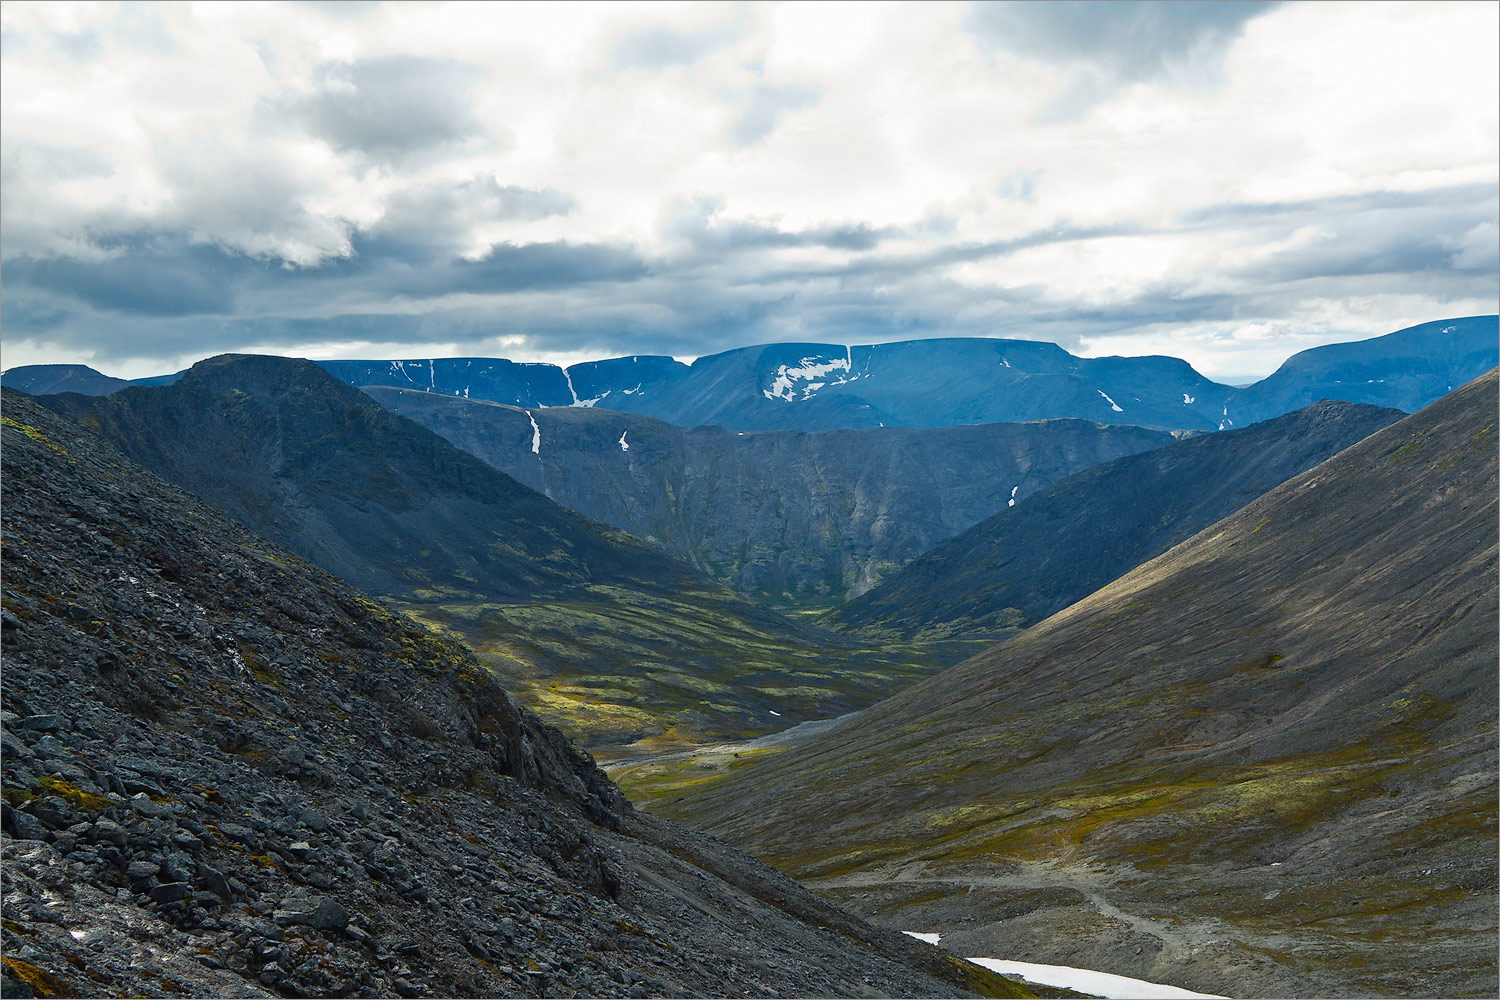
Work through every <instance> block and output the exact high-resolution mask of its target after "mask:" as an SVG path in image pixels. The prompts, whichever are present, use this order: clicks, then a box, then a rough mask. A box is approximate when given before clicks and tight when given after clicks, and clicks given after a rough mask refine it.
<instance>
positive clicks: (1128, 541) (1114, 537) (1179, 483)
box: [823, 400, 1403, 639]
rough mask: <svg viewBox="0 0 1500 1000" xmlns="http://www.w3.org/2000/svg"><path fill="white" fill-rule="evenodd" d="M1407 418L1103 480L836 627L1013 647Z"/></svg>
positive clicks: (1087, 477) (936, 555)
mask: <svg viewBox="0 0 1500 1000" xmlns="http://www.w3.org/2000/svg"><path fill="white" fill-rule="evenodd" d="M1401 416H1403V414H1402V413H1401V412H1400V411H1399V410H1383V409H1379V408H1377V407H1373V406H1362V405H1359V404H1354V403H1334V402H1329V401H1327V400H1325V401H1323V402H1322V403H1318V404H1316V405H1314V406H1309V407H1307V408H1305V409H1302V410H1298V411H1297V412H1295V413H1289V414H1287V415H1286V416H1284V417H1277V418H1275V419H1274V420H1267V421H1265V422H1263V423H1259V424H1255V425H1253V426H1251V427H1247V428H1244V429H1242V430H1237V431H1223V432H1221V433H1218V434H1205V435H1200V436H1198V437H1194V438H1191V439H1189V440H1186V441H1179V442H1177V443H1175V444H1171V445H1168V446H1167V447H1165V448H1159V449H1157V450H1155V451H1151V452H1147V453H1145V454H1140V455H1133V456H1130V457H1127V458H1121V459H1117V460H1116V461H1113V462H1108V463H1106V464H1104V465H1100V466H1096V467H1095V468H1093V469H1090V470H1088V471H1086V472H1083V473H1080V474H1079V475H1077V476H1073V477H1072V478H1070V479H1066V480H1064V481H1063V482H1060V483H1058V484H1056V485H1055V486H1052V487H1050V488H1047V489H1044V490H1042V491H1041V492H1039V493H1037V494H1036V495H1034V496H1032V497H1029V498H1027V499H1025V500H1022V501H1020V502H1018V503H1017V504H1016V506H1015V507H1014V508H1008V509H1006V510H1003V511H1001V512H1000V513H999V514H996V515H995V516H993V517H991V518H988V519H987V520H985V521H983V522H981V523H980V524H977V525H975V526H974V527H973V528H971V529H969V530H968V531H966V532H964V533H963V534H961V535H959V536H958V537H957V538H954V539H952V540H950V541H948V542H946V543H944V544H943V545H940V546H938V547H937V548H936V549H934V550H933V551H931V552H929V553H927V554H926V555H924V556H922V557H921V558H919V559H917V560H915V561H914V562H912V563H910V564H908V565H907V566H906V567H905V568H904V569H902V570H901V571H900V572H898V573H896V574H895V575H893V576H892V577H891V578H890V579H888V580H887V581H886V582H885V583H883V584H882V585H881V586H880V587H878V588H876V589H875V590H873V591H871V592H870V593H868V594H865V595H864V596H862V597H860V598H859V599H857V600H855V601H854V602H852V603H850V604H847V605H845V606H844V607H842V608H838V609H836V610H834V611H833V612H831V613H830V614H829V615H827V616H826V617H825V618H824V619H823V621H824V623H825V624H828V625H830V626H831V627H833V628H839V629H845V630H849V631H852V632H858V633H861V634H866V635H870V636H872V637H874V636H882V637H887V638H913V637H918V636H921V637H930V638H937V637H941V638H949V637H964V638H979V637H981V636H991V637H994V638H997V639H998V638H1003V637H1004V636H1005V635H1006V634H1007V632H1008V631H1010V630H1013V629H1015V628H1016V627H1018V626H1026V625H1031V624H1033V623H1035V622H1037V621H1040V620H1041V619H1043V618H1045V617H1047V616H1048V615H1050V614H1052V613H1053V612H1054V611H1059V610H1061V609H1062V608H1065V607H1067V606H1068V605H1069V604H1072V603H1073V602H1074V601H1077V600H1080V599H1081V598H1084V597H1086V596H1088V595H1089V594H1091V593H1093V592H1094V591H1095V590H1098V589H1099V588H1100V587H1102V586H1104V585H1105V584H1106V583H1108V582H1109V581H1111V580H1113V579H1114V578H1115V577H1117V576H1120V575H1121V574H1123V573H1126V572H1128V571H1130V570H1132V569H1134V568H1135V567H1136V566H1139V565H1140V564H1141V563H1143V562H1145V561H1146V560H1147V559H1150V558H1152V557H1153V556H1157V555H1160V554H1161V553H1162V552H1165V551H1166V550H1167V549H1169V548H1171V547H1172V546H1173V545H1176V544H1177V543H1178V542H1180V541H1182V540H1183V539H1185V538H1188V537H1189V536H1191V535H1193V534H1196V533H1197V532H1198V531H1200V530H1202V529H1203V528H1206V527H1208V526H1209V525H1210V524H1212V523H1214V522H1215V521H1217V520H1219V519H1220V518H1222V517H1226V516H1228V515H1229V514H1232V513H1233V512H1234V511H1236V510H1239V509H1240V508H1241V507H1243V506H1245V504H1247V503H1249V502H1250V501H1251V500H1254V499H1255V498H1256V497H1258V496H1260V495H1261V494H1263V493H1265V492H1266V491H1268V490H1270V489H1271V488H1272V487H1274V486H1277V485H1279V484H1280V483H1283V482H1285V481H1286V480H1288V479H1290V478H1291V477H1292V476H1295V475H1297V474H1298V473H1299V472H1302V471H1304V470H1306V469H1309V468H1311V467H1312V466H1314V465H1317V464H1318V463H1319V462H1321V461H1323V460H1324V459H1327V458H1329V457H1330V456H1332V455H1334V454H1336V453H1337V452H1339V451H1341V450H1342V449H1344V448H1346V447H1348V446H1349V445H1351V444H1353V443H1354V442H1356V441H1358V440H1360V439H1361V438H1363V437H1365V436H1366V435H1368V434H1371V433H1373V432H1375V431H1377V430H1379V429H1380V428H1382V427H1385V426H1386V425H1387V424H1390V423H1392V422H1393V421H1395V420H1397V419H1399V418H1400V417H1401Z"/></svg>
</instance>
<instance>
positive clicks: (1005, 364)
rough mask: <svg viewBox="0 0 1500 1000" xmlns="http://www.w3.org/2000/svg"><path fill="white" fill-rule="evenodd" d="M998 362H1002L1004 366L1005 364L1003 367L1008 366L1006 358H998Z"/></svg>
mask: <svg viewBox="0 0 1500 1000" xmlns="http://www.w3.org/2000/svg"><path fill="white" fill-rule="evenodd" d="M1000 363H1001V364H1002V365H1004V366H1005V367H1007V368H1009V367H1010V362H1009V361H1006V360H1005V359H1004V358H1001V359H1000Z"/></svg>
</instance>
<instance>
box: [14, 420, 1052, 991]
mask: <svg viewBox="0 0 1500 1000" xmlns="http://www.w3.org/2000/svg"><path fill="white" fill-rule="evenodd" d="M3 414H4V415H3V421H4V428H5V432H4V433H5V448H4V453H3V462H4V481H5V488H6V493H5V520H4V525H3V532H4V543H5V544H4V550H3V551H4V560H5V573H4V615H3V618H4V622H3V624H4V629H3V647H4V655H5V709H4V711H3V714H0V721H3V725H4V732H3V734H0V741H3V755H0V762H3V771H4V802H3V806H0V828H3V831H4V851H3V855H0V863H3V866H4V874H5V902H4V912H5V919H4V921H3V924H4V926H3V929H0V937H3V944H4V955H3V986H4V990H5V995H6V996H16V997H28V996H54V995H60V996H242V997H277V996H352V995H365V996H400V997H420V996H495V997H498V996H517V997H535V996H550V995H562V996H618V997H647V996H679V995H693V996H707V995H723V994H726V993H727V994H743V995H755V996H772V995H779V994H792V995H796V994H818V995H827V996H863V995H870V994H874V993H881V994H885V995H894V996H928V997H947V996H959V995H968V996H972V995H976V994H980V995H987V996H1031V995H1033V994H1032V993H1030V992H1028V991H1026V990H1024V989H1022V988H1020V987H1019V986H1018V985H1017V984H1015V983H1012V982H1010V981H1008V980H1005V979H1003V978H1001V977H999V976H995V975H993V974H992V973H989V972H987V971H986V970H984V969H982V968H980V967H978V966H976V965H971V964H969V963H965V962H962V961H959V960H957V959H955V958H953V957H952V956H949V955H948V954H947V953H944V952H939V951H937V950H935V949H932V948H929V947H927V946H926V945H923V944H920V943H918V942H914V941H912V940H910V939H909V938H906V937H904V936H903V935H900V934H897V933H894V932H891V931H882V930H879V929H877V928H874V927H872V926H870V925H868V924H865V923H863V922H862V921H860V920H858V919H856V918H854V917H852V916H850V915H849V914H848V913H846V912H843V911H841V910H839V909H838V908H836V907H834V906H832V905H830V904H828V903H827V902H826V901H823V900H821V899H818V898H817V897H815V896H814V895H813V894H812V893H810V892H808V891H807V890H806V889H803V888H802V887H800V886H798V885H796V884H795V883H793V882H792V881H791V880H789V879H787V878H786V877H784V876H782V875H779V874H777V873H776V872H774V871H772V870H771V869H769V868H767V867H765V866H764V865H761V864H759V863H757V862H755V861H753V860H751V859H750V858H748V857H746V856H744V855H742V854H739V853H738V852H736V851H733V850H731V849H729V848H727V847H725V846H724V845H723V844H721V843H718V842H716V841H713V840H711V839H710V838H707V837H704V836H702V835H700V834H696V833H694V832H692V831H689V830H686V829H683V828H680V827H676V826H674V825H672V824H670V823H666V822H663V821H661V820H658V819H654V818H652V817H650V816H646V815H643V814H639V813H637V812H636V811H635V810H633V809H632V808H631V806H630V804H629V803H628V802H627V801H626V800H625V799H624V798H623V797H622V796H621V795H620V793H619V790H618V789H617V788H615V787H614V786H613V785H612V784H611V783H610V781H609V780H608V779H607V778H606V777H605V776H604V775H603V774H602V773H601V772H600V771H599V770H598V769H597V768H596V767H595V766H594V763H593V761H592V760H590V759H589V758H588V756H587V755H585V754H582V753H580V752H578V751H577V750H576V749H574V748H573V747H572V746H571V745H569V744H568V743H567V742H566V741H565V740H564V739H563V738H562V736H561V735H560V734H559V733H558V732H557V731H556V730H553V729H551V728H550V727H548V726H546V725H543V724H542V723H540V722H539V721H538V720H537V719H536V718H535V717H534V716H532V715H531V714H530V713H528V712H526V711H524V710H522V709H519V708H518V707H517V706H516V705H515V704H514V703H512V702H511V700H510V699H509V698H508V697H507V695H506V694H505V692H504V691H502V690H501V689H500V688H499V686H497V684H496V683H495V681H494V680H493V679H492V678H491V677H490V676H489V675H488V674H487V672H486V671H484V670H483V669H482V668H481V666H480V664H479V663H478V662H477V661H476V660H475V659H474V658H473V656H472V655H471V654H470V653H469V651H468V650H466V649H465V648H464V647H463V646H461V645H459V644H456V643H452V642H449V641H446V640H444V639H441V638H437V637H434V636H433V635H431V634H430V633H429V632H428V631H427V630H425V629H423V628H422V627H420V626H419V625H417V624H416V623H414V622H412V621H410V620H409V619H407V618H405V617H404V616H402V615H400V614H396V613H393V612H392V611H390V610H389V609H387V608H385V607H382V606H381V605H380V604H378V603H377V602H374V601H371V600H370V599H369V598H367V597H365V596H364V595H362V594H360V593H358V592H356V591H354V590H352V589H351V588H350V587H348V586H347V585H346V584H344V583H342V582H340V581H338V580H336V579H335V578H333V577H331V576H329V575H328V574H326V573H324V572H322V571H321V570H318V569H316V568H315V567H313V566H311V565H309V564H308V563H306V562H304V561H303V560H301V559H299V558H298V557H296V556H294V555H293V554H292V553H290V552H287V551H285V550H283V549H279V548H277V547H276V546H274V545H271V544H270V543H268V542H266V541H265V540H264V539H263V538H260V537H258V536H256V535H254V534H252V533H251V532H249V531H248V530H246V529H245V528H244V527H243V526H242V525H240V524H238V523H236V522H235V521H234V520H232V519H230V518H228V517H226V516H224V515H223V514H221V513H220V512H218V511H216V510H213V509H211V508H209V507H207V506H205V505H204V504H202V503H201V502H200V501H199V500H197V499H196V498H194V497H193V496H191V495H189V494H187V493H185V492H184V491H182V490H180V489H177V488H174V487H172V486H170V485H169V484H167V483H165V482H163V481H161V480H159V479H157V478H156V477H155V476H153V475H152V474H151V473H149V472H147V471H146V470H145V469H142V468H141V467H139V466H137V465H135V464H134V463H133V462H131V461H130V460H129V459H128V458H126V457H125V456H123V455H121V454H120V453H119V452H117V451H115V450H114V449H112V448H111V447H109V446H108V445H107V444H106V443H105V442H104V441H102V440H101V439H99V438H98V437H97V436H96V435H93V434H91V433H89V432H88V431H86V430H84V429H83V428H81V427H79V426H78V425H76V424H71V423H69V422H68V421H66V420H64V419H61V418H60V417H58V416H56V415H54V414H52V413H50V412H48V411H47V410H45V409H43V408H41V407H39V406H36V405H34V404H33V403H32V402H31V401H30V400H28V399H25V398H24V397H19V396H17V395H15V394H13V393H6V394H5V398H4V400H3Z"/></svg>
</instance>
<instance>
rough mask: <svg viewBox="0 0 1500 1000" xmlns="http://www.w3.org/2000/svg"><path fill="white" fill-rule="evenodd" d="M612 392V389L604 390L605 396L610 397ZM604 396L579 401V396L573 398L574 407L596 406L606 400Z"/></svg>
mask: <svg viewBox="0 0 1500 1000" xmlns="http://www.w3.org/2000/svg"><path fill="white" fill-rule="evenodd" d="M569 388H572V387H571V386H570V387H569ZM611 391H612V390H610V389H605V390H604V396H608V395H609V394H610V392H611ZM604 396H595V397H594V398H593V399H579V398H578V397H577V396H574V397H573V405H574V406H594V405H596V404H597V403H598V402H599V401H600V400H602V399H603V398H604Z"/></svg>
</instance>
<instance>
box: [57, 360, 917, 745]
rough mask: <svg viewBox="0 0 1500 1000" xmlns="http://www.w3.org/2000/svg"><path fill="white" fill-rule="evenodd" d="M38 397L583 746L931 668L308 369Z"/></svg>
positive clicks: (700, 729) (747, 722)
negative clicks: (715, 569)
mask: <svg viewBox="0 0 1500 1000" xmlns="http://www.w3.org/2000/svg"><path fill="white" fill-rule="evenodd" d="M41 401H42V403H43V404H44V405H47V406H49V407H52V408H53V409H55V410H56V411H58V412H60V413H64V414H66V415H68V416H70V417H72V418H74V419H76V420H78V421H80V422H81V423H83V424H84V425H86V426H88V427H89V428H91V429H93V430H95V431H96V432H98V433H100V434H102V435H103V436H105V437H106V438H107V439H109V440H110V441H111V442H112V443H114V444H115V445H116V446H117V447H118V448H120V449H121V451H123V452H124V453H125V454H126V455H127V456H129V457H130V458H131V459H132V460H134V461H136V462H139V463H140V464H142V465H144V466H145V467H147V468H149V469H150V470H151V471H153V472H154V473H156V474H157V475H160V476H162V477H163V478H165V479H167V480H169V481H170V482H173V483H175V484H176V485H178V486H181V487H182V488H184V489H188V490H190V491H192V492H193V493H195V494H196V495H197V496H199V497H200V498H202V499H203V500H205V501H207V502H209V503H211V504H213V505H215V506H216V507H218V508H219V509H221V510H224V511H225V512H227V513H229V514H230V515H232V516H234V517H236V518H238V519H239V520H240V521H242V522H243V523H244V524H246V525H247V526H248V527H250V528H251V529H253V530H256V531H258V532H260V533H262V534H263V535H265V536H266V537H267V538H269V539H271V540H272V541H274V542H276V543H277V544H280V545H284V546H285V547H287V548H289V549H290V550H292V551H293V552H295V553H297V554H298V555H300V556H301V557H302V558H304V559H307V560H309V561H310V562H312V563H314V564H316V565H318V566H320V567H322V568H323V569H326V570H328V571H329V572H332V573H334V574H335V575H337V576H339V577H340V578H342V579H343V580H345V581H346V582H348V583H350V584H351V585H353V586H356V587H358V588H360V589H361V590H363V591H365V592H367V593H370V594H373V595H376V596H379V597H382V598H384V599H388V600H391V601H393V602H395V603H396V604H397V605H398V606H400V607H402V608H403V609H404V610H406V611H408V612H409V613H411V614H413V615H414V616H416V617H417V618H419V619H421V620H423V621H425V622H427V623H428V624H429V625H431V626H433V627H434V628H437V629H439V630H441V631H443V632H444V633H445V634H448V635H450V636H452V637H461V638H462V639H463V640H464V641H466V642H468V643H469V644H470V645H471V646H472V647H473V648H474V649H475V651H476V653H477V655H478V656H479V657H480V659H481V661H482V662H483V663H484V664H485V665H486V667H488V668H489V669H491V670H492V671H493V672H494V673H495V674H496V675H497V676H498V677H500V678H501V679H502V680H503V681H504V682H505V683H506V684H507V685H508V686H509V687H510V689H511V690H512V691H513V692H514V693H515V694H516V696H517V697H518V698H520V699H521V701H522V703H523V704H527V705H529V706H531V707H533V708H535V709H536V710H537V711H539V712H540V713H542V715H543V716H544V717H545V718H548V719H549V720H551V721H553V722H555V723H556V724H558V725H561V726H562V727H563V728H564V730H565V731H566V732H568V734H569V735H570V736H571V737H573V738H576V739H579V740H581V741H583V742H584V743H585V745H588V746H591V747H595V748H602V747H605V746H622V745H625V744H631V743H636V742H640V741H646V743H647V744H649V745H652V746H655V745H657V744H659V743H669V744H681V743H688V744H691V743H700V742H705V741H715V740H719V739H725V738H737V737H744V736H754V735H759V734H761V733H765V732H768V731H771V730H774V729H776V728H780V727H781V726H783V725H787V724H791V723H795V722H800V721H804V720H807V719H818V718H828V717H832V716H837V715H841V714H844V713H846V712H849V711H853V710H854V709H856V708H859V707H863V706H864V705H868V704H870V703H872V702H874V701H876V700H878V699H879V698H881V697H883V696H884V695H886V694H889V693H891V692H893V691H895V690H897V689H899V688H901V687H904V686H906V685H908V684H910V683H912V682H913V681H915V680H918V679H920V678H922V677H925V676H928V675H930V674H931V673H932V672H933V671H934V670H936V669H937V660H936V658H935V656H934V655H933V654H932V653H930V652H929V651H927V650H924V649H922V648H912V647H903V646H899V645H896V646H891V645H877V644H873V643H869V642H866V641H863V640H859V639H857V638H850V637H844V636H840V635H837V634H835V633H831V632H827V631H824V630H821V629H815V628H812V627H809V626H805V625H800V624H797V623H794V622H792V621H789V620H788V619H786V618H784V617H782V616H780V615H778V614H776V613H774V612H772V611H769V610H766V609H763V608H760V607H758V606H756V605H753V604H750V603H748V602H746V601H743V600H740V599H738V598H736V597H734V595H732V594H731V593H730V592H729V591H727V590H726V589H724V588H723V587H722V586H721V585H719V584H716V583H713V582H712V581H710V580H708V579H706V578H705V577H703V576H701V575H699V574H698V573H696V572H694V571H693V570H692V569H690V568H689V567H687V566H686V565H684V564H683V563H680V562H678V561H676V560H674V559H672V558H671V557H669V556H668V555H666V554H664V553H663V552H662V551H661V550H660V549H658V548H657V547H655V546H652V545H648V544H647V543H645V542H642V541H640V540H638V539H636V538H634V537H632V536H630V535H627V534H624V533H623V532H619V531H616V530H614V529H611V528H609V527H607V526H605V525H603V524H600V523H598V522H596V521H592V520H589V519H588V518H585V517H582V516H580V515H579V514H576V513H574V512H573V511H570V510H567V509H565V508H563V507H560V506H558V505H556V504H554V503H552V502H551V501H550V500H548V499H546V498H545V497H543V496H541V495H540V494H538V493H536V492H534V491H532V490H530V489H528V488H527V487H525V486H523V485H521V484H520V483H518V482H516V481H515V480H513V479H511V478H510V477H509V476H506V475H504V474H503V473H501V472H498V471H496V470H495V469H492V468H490V467H489V466H487V465H485V464H484V463H482V462H480V461H479V460H478V459H476V458H474V457H473V456H471V455H469V454H468V453H466V452H463V451H460V450H458V449H457V448H454V447H452V446H451V445H449V444H448V443H447V442H445V441H443V440H442V439H441V438H439V437H438V436H437V435H435V434H432V433H431V432H429V431H427V430H424V429H422V428H421V427H418V426H417V425H415V424H413V423H411V422H410V421H407V420H405V419H404V418H401V417H399V416H394V415H391V414H389V413H387V412H386V411H385V410H383V409H382V408H381V407H380V406H378V405H377V404H376V403H374V402H373V401H372V400H370V399H369V398H368V397H366V396H365V395H364V394H363V393H361V392H359V391H357V390H355V389H353V388H350V387H349V386H346V385H343V384H341V383H339V382H338V381H337V380H335V379H333V378H332V377H331V376H329V375H328V374H327V373H326V372H324V371H323V370H322V369H320V368H319V367H317V366H316V365H313V364H311V363H310V362H305V361H293V360H288V359H284V358H270V357H235V356H224V357H220V358H215V359H210V360H209V361H205V362H202V363H200V364H199V365H196V366H194V368H193V369H192V371H190V372H189V373H188V374H187V375H185V376H184V377H183V378H182V379H180V380H178V381H176V382H174V383H172V384H171V385H165V386H156V387H132V388H129V389H127V390H124V391H122V392H118V393H115V394H113V395H110V396H99V397H87V396H79V395H62V396H48V397H43V398H42V400H41Z"/></svg>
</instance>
